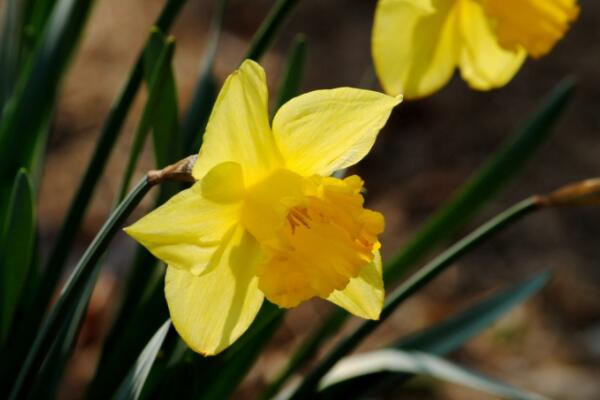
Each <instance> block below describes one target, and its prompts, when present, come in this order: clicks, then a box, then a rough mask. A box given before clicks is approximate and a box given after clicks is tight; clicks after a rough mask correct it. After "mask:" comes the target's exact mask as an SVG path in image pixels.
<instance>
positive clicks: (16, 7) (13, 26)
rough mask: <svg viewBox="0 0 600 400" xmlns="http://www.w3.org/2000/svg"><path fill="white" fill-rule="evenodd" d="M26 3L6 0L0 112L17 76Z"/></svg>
mask: <svg viewBox="0 0 600 400" xmlns="http://www.w3.org/2000/svg"><path fill="white" fill-rule="evenodd" d="M25 5H26V2H24V1H18V0H6V1H5V2H4V10H3V13H2V14H3V19H2V26H1V29H2V30H1V32H0V76H1V77H2V79H1V80H0V110H2V108H3V106H4V104H5V103H6V101H7V100H8V99H9V98H10V96H11V95H12V93H13V89H14V85H15V82H16V81H17V79H18V76H19V61H20V55H21V47H22V41H23V28H24V22H25V15H24V13H25V11H26V10H25Z"/></svg>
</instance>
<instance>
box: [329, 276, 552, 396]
mask: <svg viewBox="0 0 600 400" xmlns="http://www.w3.org/2000/svg"><path fill="white" fill-rule="evenodd" d="M550 276H551V273H550V271H544V272H542V273H539V274H537V275H535V276H533V277H531V278H529V279H527V280H525V281H523V282H520V283H518V284H516V285H514V286H512V287H510V288H508V289H505V290H503V291H500V292H497V293H494V294H492V295H490V296H487V297H486V298H484V299H482V300H480V301H479V302H477V303H476V304H475V305H473V306H471V307H469V308H467V309H465V310H463V311H461V312H459V313H457V314H454V315H452V316H451V317H449V318H447V319H445V320H443V321H441V322H439V323H437V324H435V325H433V326H431V327H428V328H425V329H423V330H421V331H419V332H416V333H414V334H412V335H409V336H407V337H405V338H403V339H400V340H399V341H398V342H396V343H395V344H394V345H393V347H394V348H395V349H397V350H410V351H420V352H425V353H429V354H435V355H441V356H443V355H446V354H449V353H451V352H452V351H454V350H456V349H458V348H459V347H461V346H462V345H463V344H465V343H466V342H468V341H469V340H471V339H472V338H473V337H475V336H476V335H478V334H479V333H481V332H482V331H483V330H485V329H487V328H488V327H489V326H491V325H492V324H493V323H494V322H496V321H497V320H499V319H500V318H501V317H502V316H504V315H505V314H506V313H507V312H509V311H510V310H512V309H513V308H515V307H516V306H518V305H520V304H522V303H523V302H524V301H526V300H527V299H529V298H530V297H531V296H533V295H534V294H535V293H537V292H538V291H539V290H540V289H541V288H542V287H544V285H545V284H546V283H547V282H548V280H549V279H550ZM342 362H343V361H341V362H340V363H342ZM337 365H339V364H337ZM337 365H336V367H334V368H333V369H332V373H333V370H335V369H336V368H337ZM390 372H391V371H390ZM401 372H402V371H401ZM408 378H410V374H405V373H389V372H386V371H379V372H377V373H375V372H373V371H370V372H368V373H366V372H365V374H360V373H357V374H355V376H354V377H353V378H352V379H350V378H348V379H346V380H345V382H344V383H343V385H342V384H340V385H336V387H335V396H334V395H332V394H328V396H327V397H328V398H333V397H335V398H345V397H348V396H349V395H350V394H352V395H353V396H360V395H369V394H370V393H372V392H373V391H376V390H381V389H383V388H387V387H395V386H397V385H398V384H400V383H401V382H403V381H404V380H406V379H408ZM322 382H323V381H322Z"/></svg>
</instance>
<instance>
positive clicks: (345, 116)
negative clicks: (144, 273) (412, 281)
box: [126, 61, 400, 355]
mask: <svg viewBox="0 0 600 400" xmlns="http://www.w3.org/2000/svg"><path fill="white" fill-rule="evenodd" d="M399 102H400V98H397V97H391V96H388V95H385V94H381V93H377V92H372V91H367V90H359V89H352V88H338V89H332V90H317V91H314V92H310V93H307V94H304V95H301V96H298V97H296V98H294V99H292V100H290V101H289V102H287V103H286V104H285V105H283V106H282V107H281V108H280V109H279V111H278V112H277V114H276V115H275V118H274V120H273V124H272V127H271V126H270V124H269V115H268V108H267V107H268V105H267V103H268V101H267V86H266V80H265V73H264V71H263V69H262V68H261V67H260V66H259V65H258V64H256V63H255V62H253V61H245V62H244V63H243V64H242V66H241V67H240V69H239V70H238V71H236V72H234V73H233V74H232V75H231V76H229V78H228V79H227V80H226V82H225V84H224V86H223V89H222V90H221V92H220V94H219V96H218V98H217V100H216V102H215V105H214V109H213V112H212V114H211V116H210V120H209V122H208V125H207V128H206V133H205V135H204V144H203V146H202V148H201V149H200V153H199V155H198V160H197V162H196V164H195V165H194V169H193V176H194V178H195V179H196V180H197V181H196V183H194V185H193V186H192V187H191V188H190V189H187V190H184V191H182V192H180V193H179V194H177V195H176V196H174V197H173V198H171V199H170V200H169V201H168V202H167V203H166V204H164V205H163V206H162V207H159V208H158V209H156V210H154V211H153V212H151V213H150V214H148V215H147V216H145V217H144V218H142V219H141V220H140V221H138V222H137V223H135V224H134V225H132V226H130V227H128V228H126V232H127V233H128V234H129V235H131V236H132V237H133V238H135V239H136V240H137V241H139V242H140V243H141V244H142V245H144V246H145V247H146V248H148V250H149V251H150V252H152V254H154V255H155V256H156V257H157V258H159V259H161V260H163V261H164V262H165V263H166V264H167V265H168V269H167V274H166V278H165V294H166V299H167V303H168V306H169V311H170V314H171V319H172V321H173V324H174V326H175V328H176V329H177V331H178V332H179V334H180V335H181V337H182V338H183V339H184V340H185V341H186V343H187V344H188V345H189V346H190V347H191V348H192V349H194V350H195V351H197V352H199V353H203V354H206V355H211V354H216V353H218V352H220V351H222V350H223V349H225V348H227V347H228V346H229V345H231V343H233V342H234V341H235V340H236V339H237V338H238V337H239V336H240V335H241V334H242V333H244V331H246V329H247V328H248V326H249V325H250V324H251V323H252V321H253V319H254V317H255V316H256V313H257V312H258V310H259V308H260V307H261V305H262V303H263V299H264V297H266V298H267V299H268V300H270V301H271V302H273V303H275V304H277V305H279V306H280V307H286V308H288V307H294V306H296V305H298V304H299V303H301V302H303V301H306V300H308V299H310V298H313V297H321V298H324V299H327V300H329V301H331V302H333V303H335V304H337V305H339V306H341V307H343V308H345V309H346V310H348V311H349V312H351V313H353V314H355V315H357V316H359V317H363V318H370V319H377V318H378V317H379V313H380V311H381V308H382V304H383V294H384V290H383V281H382V276H381V259H380V256H379V253H378V249H379V246H380V245H379V241H378V238H377V236H378V235H379V234H380V233H381V232H382V231H383V225H384V221H383V216H382V215H381V214H379V213H377V212H374V211H371V210H367V209H364V208H363V197H362V195H361V190H362V186H363V182H362V180H361V179H360V178H359V177H358V176H350V177H348V178H345V179H337V178H333V177H330V175H331V174H332V173H333V172H334V171H336V170H339V169H343V168H346V167H349V166H351V165H353V164H355V163H356V162H358V161H359V160H361V159H362V158H363V157H364V156H365V155H366V154H367V153H368V151H369V150H370V149H371V147H372V146H373V143H374V141H375V138H376V136H377V134H378V133H379V130H380V129H381V128H382V126H383V125H384V124H385V122H386V121H387V119H388V117H389V114H390V112H391V110H392V109H393V107H394V106H396V105H397V104H398V103H399Z"/></svg>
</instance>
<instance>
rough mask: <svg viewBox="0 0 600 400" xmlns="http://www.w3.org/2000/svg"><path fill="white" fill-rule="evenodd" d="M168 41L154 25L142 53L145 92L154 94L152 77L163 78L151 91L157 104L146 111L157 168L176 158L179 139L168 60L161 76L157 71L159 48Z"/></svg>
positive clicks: (175, 100) (176, 109)
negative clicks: (158, 86)
mask: <svg viewBox="0 0 600 400" xmlns="http://www.w3.org/2000/svg"><path fill="white" fill-rule="evenodd" d="M170 40H171V39H169V38H167V37H166V36H165V35H164V33H162V32H161V31H160V30H159V29H158V28H157V27H155V28H153V30H152V33H151V37H150V40H149V42H148V44H147V45H146V50H145V52H144V81H145V82H146V87H147V88H148V93H151V92H155V93H158V91H157V90H156V89H153V86H157V84H158V82H156V79H155V78H158V79H159V80H162V79H165V81H164V82H163V83H162V84H161V86H162V87H161V90H160V95H158V94H155V97H158V101H156V102H157V105H156V107H153V110H152V113H150V112H149V113H150V115H151V116H152V117H151V121H150V124H151V126H152V133H153V135H152V139H153V143H154V146H153V149H154V157H155V161H156V167H157V168H163V167H166V166H167V165H169V164H170V163H172V162H175V161H176V160H177V159H178V158H179V157H178V154H175V152H176V151H178V150H179V149H178V148H177V145H178V141H179V137H178V136H177V134H178V131H179V121H178V118H179V115H178V114H179V111H178V110H179V106H178V102H177V86H176V84H175V74H174V72H173V66H172V63H169V64H167V65H166V68H167V70H166V71H165V72H164V74H166V75H165V76H164V77H163V73H162V72H159V71H160V70H161V68H162V67H161V65H162V59H161V57H162V55H163V51H164V49H165V46H168V43H169V42H170ZM157 68H158V69H157ZM155 73H158V76H157V77H155V76H154V74H155ZM148 103H151V102H150V100H148ZM140 125H141V123H140Z"/></svg>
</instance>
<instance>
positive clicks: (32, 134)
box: [0, 0, 92, 204]
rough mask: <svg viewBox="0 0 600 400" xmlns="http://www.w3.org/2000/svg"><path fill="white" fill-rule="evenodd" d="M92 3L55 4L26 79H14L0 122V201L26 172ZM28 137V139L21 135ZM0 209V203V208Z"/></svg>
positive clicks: (79, 0) (67, 0)
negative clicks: (16, 177)
mask: <svg viewBox="0 0 600 400" xmlns="http://www.w3.org/2000/svg"><path fill="white" fill-rule="evenodd" d="M91 5H92V0H58V1H57V2H56V4H55V5H54V7H53V11H52V14H51V15H50V19H49V21H48V23H47V26H46V29H45V30H44V35H43V37H42V38H41V40H40V43H39V44H38V45H37V48H36V50H35V53H34V54H33V56H32V59H31V60H30V61H31V62H30V64H29V65H28V66H24V67H23V68H24V69H25V70H26V72H27V73H26V74H24V75H23V76H20V77H19V81H18V83H17V86H16V87H15V88H14V93H13V95H12V96H11V98H10V100H9V101H8V103H7V104H6V106H5V107H4V109H3V110H2V111H3V112H2V120H1V121H0V185H1V186H0V196H2V195H3V194H4V193H6V192H5V189H6V186H7V184H9V182H10V180H12V177H14V175H15V173H16V172H17V170H18V169H19V168H21V167H25V168H26V169H28V170H30V169H31V166H32V164H33V163H34V160H33V158H34V156H35V154H36V151H35V150H36V148H37V147H38V146H39V143H40V142H42V143H45V141H46V138H45V137H43V136H42V135H40V134H41V133H45V132H46V130H45V129H42V128H43V126H44V123H45V122H46V121H47V120H48V118H49V115H50V113H51V112H52V110H53V108H54V103H55V99H56V95H57V92H58V88H59V85H60V82H61V80H62V77H63V75H64V72H65V71H66V69H67V66H68V64H69V61H70V59H71V56H72V55H73V52H74V50H75V46H76V44H77V42H78V40H79V38H80V37H81V36H82V35H81V33H82V31H83V28H84V26H85V22H86V20H87V15H88V12H89V10H90V8H91ZM24 133H27V134H24ZM0 204H2V202H0Z"/></svg>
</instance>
